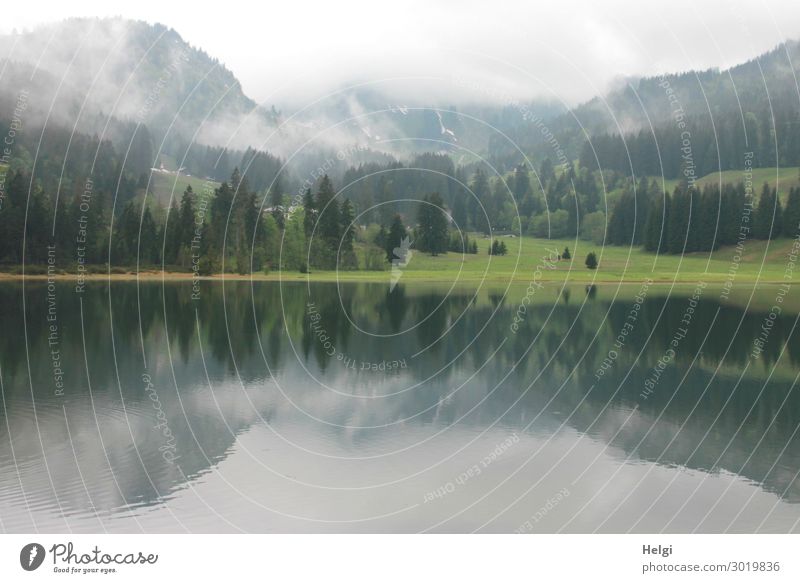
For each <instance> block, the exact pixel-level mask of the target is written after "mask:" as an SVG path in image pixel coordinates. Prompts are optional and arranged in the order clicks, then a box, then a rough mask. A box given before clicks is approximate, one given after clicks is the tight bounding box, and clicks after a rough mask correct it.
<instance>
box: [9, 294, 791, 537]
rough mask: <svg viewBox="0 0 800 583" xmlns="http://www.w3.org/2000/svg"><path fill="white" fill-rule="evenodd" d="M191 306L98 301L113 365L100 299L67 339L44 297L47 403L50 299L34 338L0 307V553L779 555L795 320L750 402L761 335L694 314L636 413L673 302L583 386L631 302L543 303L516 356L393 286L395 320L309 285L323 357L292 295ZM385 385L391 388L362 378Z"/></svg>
mask: <svg viewBox="0 0 800 583" xmlns="http://www.w3.org/2000/svg"><path fill="white" fill-rule="evenodd" d="M183 286H184V284H170V285H167V286H166V287H165V288H164V290H163V298H162V289H161V286H160V285H155V284H148V285H145V286H143V287H142V289H141V297H140V302H141V304H140V305H141V312H138V311H137V307H136V306H137V297H136V288H135V286H133V285H129V284H115V285H114V286H112V290H111V291H112V294H111V295H112V311H111V315H113V323H114V326H113V330H114V335H113V342H112V337H111V335H110V330H111V324H110V319H109V310H108V305H107V295H106V294H107V291H106V289H105V288H104V287H103V286H102V285H98V286H96V288H93V289H92V290H90V292H88V294H87V296H86V297H85V298H84V301H83V313H84V320H83V327H82V326H81V321H80V310H81V306H80V305H79V304H78V302H77V299H76V298H75V296H74V294H72V293H69V290H68V289H67V288H66V287H63V288H59V322H58V323H59V330H60V334H61V336H60V340H61V342H60V347H59V348H60V350H61V351H62V354H61V355H62V361H63V363H64V370H65V378H66V381H67V389H66V391H65V392H66V394H65V396H63V397H57V396H55V395H54V389H53V382H52V376H51V373H50V370H49V369H48V366H49V365H50V361H49V359H50V354H49V351H48V350H49V349H48V348H47V329H46V322H45V321H44V320H43V313H44V311H43V310H42V308H41V306H42V305H43V301H44V300H43V297H44V294H43V291H42V289H41V288H37V287H36V286H35V285H29V288H30V289H29V292H28V298H27V299H28V301H27V309H28V312H27V315H26V318H25V321H24V322H23V318H22V312H21V310H20V306H21V295H20V291H19V290H20V288H19V287H18V286H15V285H13V284H8V285H4V286H3V287H2V289H0V296H2V298H0V299H2V302H0V305H2V306H3V307H2V308H0V309H2V311H3V319H4V320H3V321H4V322H9V323H10V327H9V329H11V330H22V329H23V326H24V325H27V335H28V348H29V354H30V371H31V372H30V376H31V379H30V381H31V382H29V378H28V367H27V364H26V362H27V360H26V353H25V347H24V344H23V345H21V346H20V344H21V343H20V342H19V340H18V338H19V337H18V335H14V336H15V338H8V337H6V338H4V339H3V340H2V342H3V345H2V351H0V364H2V367H3V368H2V373H3V388H4V392H3V395H4V399H5V400H4V406H3V409H4V415H3V417H4V420H5V422H4V424H3V425H4V427H3V429H2V430H0V468H2V472H0V520H2V527H3V528H4V529H6V530H11V531H28V530H34V529H40V530H55V531H64V530H67V528H70V529H72V530H75V531H80V530H86V531H92V530H97V529H99V528H100V525H99V524H98V520H100V521H102V523H103V524H102V526H103V527H105V528H107V529H109V530H119V531H133V532H135V531H139V530H145V531H160V530H167V531H182V530H184V529H188V530H191V531H219V530H224V531H227V530H239V529H241V530H246V531H364V530H370V531H373V530H377V531H417V530H424V529H432V530H442V531H470V530H474V529H485V530H490V531H494V530H498V531H513V530H515V529H518V528H520V526H521V525H522V524H523V523H524V522H525V521H526V520H529V519H530V518H531V517H532V516H534V515H537V514H536V513H537V512H539V514H538V515H537V516H538V522H534V523H533V527H532V529H533V530H536V531H555V530H559V529H561V528H563V529H564V530H567V531H591V530H594V529H597V528H599V529H601V530H608V531H626V530H628V529H631V528H634V529H636V530H641V531H656V530H661V529H663V528H667V529H669V530H676V531H690V530H693V529H694V528H698V527H699V528H700V529H701V530H709V531H721V530H726V529H731V530H734V531H752V530H755V529H756V528H757V527H760V528H761V529H762V530H771V531H784V532H785V531H787V530H789V529H792V528H794V523H795V521H796V520H797V519H798V517H800V506H797V505H796V502H797V501H798V500H800V490H798V487H797V486H796V485H795V484H794V478H795V475H796V473H797V472H798V469H800V460H798V459H797V453H796V452H797V451H798V449H797V440H796V437H797V436H796V432H795V430H796V429H797V426H798V421H800V420H799V419H798V417H797V411H799V410H800V407H799V406H798V405H800V403H798V399H800V397H798V396H797V395H796V394H795V392H794V391H791V387H792V380H793V379H794V376H795V374H796V373H797V369H796V362H795V357H796V356H797V355H798V354H800V350H798V348H800V346H796V344H797V343H796V342H795V341H794V339H793V338H792V337H791V336H790V335H789V332H790V330H791V325H792V323H793V318H788V317H787V318H785V319H782V320H780V321H778V323H777V324H776V326H775V328H774V329H773V332H772V339H771V340H774V342H773V343H771V344H769V345H768V350H767V351H766V352H765V354H764V355H763V357H762V359H763V362H755V363H752V364H751V365H750V366H749V367H747V374H745V375H744V376H743V377H742V378H741V379H740V373H741V372H742V370H744V363H745V362H746V359H747V354H748V351H749V348H750V346H751V344H752V339H753V338H754V337H755V336H756V335H757V332H756V331H757V329H758V327H759V326H760V323H761V320H762V319H763V313H761V312H758V311H751V312H749V313H746V312H744V311H742V310H741V309H737V308H733V307H722V308H720V306H718V305H717V304H715V303H714V302H711V301H705V303H703V305H702V306H701V309H699V310H698V316H697V320H696V322H695V325H696V326H697V328H696V330H697V331H699V333H698V334H690V335H688V336H687V337H686V339H684V340H683V344H681V346H680V348H679V350H678V351H677V352H678V357H677V359H676V362H675V364H674V366H671V367H669V368H668V369H667V370H666V371H665V373H664V374H663V376H662V377H661V379H660V381H659V383H658V386H657V388H656V390H655V392H654V393H653V395H651V396H650V397H649V398H648V399H646V400H643V399H642V398H641V396H640V393H641V389H642V386H643V383H644V382H645V380H646V378H648V375H650V373H651V371H652V367H653V366H654V365H655V363H656V362H657V360H658V358H660V357H661V355H662V354H663V353H664V350H665V348H666V347H667V345H668V343H669V341H670V339H671V338H672V337H673V336H674V330H675V327H676V325H677V321H679V320H680V314H681V313H682V312H683V310H684V307H685V304H686V297H685V296H680V295H677V296H673V297H672V298H670V299H669V300H665V299H664V298H663V297H659V296H658V294H657V293H651V295H650V297H648V299H647V301H646V302H645V305H644V306H643V311H642V315H641V317H640V319H639V320H638V322H637V324H636V327H635V330H634V331H633V332H632V335H631V336H630V340H629V343H628V345H627V347H626V349H623V350H620V351H619V356H618V358H617V360H616V361H615V363H614V365H613V366H612V367H611V369H610V370H609V371H608V372H607V373H606V375H605V376H604V378H603V380H602V381H601V382H596V381H595V376H594V375H595V372H596V370H597V368H598V366H599V365H600V363H601V362H602V360H603V358H605V357H606V356H607V354H608V349H609V346H611V345H612V343H613V338H614V337H615V336H616V334H617V332H618V330H619V328H620V326H622V325H623V324H624V321H625V317H626V316H627V314H628V311H629V309H630V302H631V297H632V294H633V293H635V290H634V291H633V292H631V293H630V294H629V295H628V296H627V297H626V296H624V295H623V296H622V297H620V298H618V299H617V301H616V302H614V303H613V304H611V303H609V302H608V300H607V298H605V297H604V296H603V294H602V293H601V294H599V295H598V296H596V297H595V298H593V299H591V300H588V301H584V300H585V297H586V296H585V294H584V293H583V290H582V289H575V290H573V293H572V294H571V298H570V300H569V301H567V302H565V301H564V299H563V297H562V298H557V297H556V295H555V294H551V295H549V296H547V298H546V299H543V300H542V301H540V302H539V303H535V304H533V305H531V307H530V308H529V309H528V311H527V313H526V318H525V322H524V325H523V326H522V327H521V329H520V331H519V332H518V333H516V334H513V333H510V332H509V330H510V328H509V325H510V323H511V321H512V318H513V316H514V313H515V310H516V305H515V304H514V302H513V300H510V299H509V300H507V301H506V302H505V303H501V301H500V300H501V295H502V294H499V295H492V294H487V293H485V292H483V293H481V294H479V295H478V297H477V298H476V299H475V301H472V295H473V292H467V291H465V292H456V293H454V294H451V295H449V296H446V297H445V296H444V295H442V294H441V293H438V292H433V291H417V292H415V293H412V292H411V291H409V290H408V288H403V287H402V286H400V287H398V288H397V290H396V291H395V293H396V294H397V295H393V296H389V297H387V294H386V288H385V287H383V286H377V287H376V286H374V285H372V284H370V285H361V284H360V285H347V286H342V287H341V291H342V303H341V304H340V303H339V297H338V296H337V293H336V286H335V285H318V286H314V288H313V289H312V296H313V301H314V302H315V306H317V309H318V310H319V313H320V314H321V318H320V319H319V321H320V322H321V323H322V325H323V326H324V330H325V333H326V335H327V336H328V337H329V338H330V341H331V343H330V344H329V346H328V348H326V347H325V346H324V342H321V341H320V337H319V336H315V335H314V333H313V328H312V327H311V326H310V325H309V319H308V311H307V306H306V302H307V298H306V296H305V290H306V288H305V286H303V285H299V284H297V285H292V286H285V287H284V290H283V292H284V293H283V305H284V308H285V312H284V314H285V316H284V315H283V314H282V311H281V294H280V290H279V289H278V285H277V284H257V285H255V286H254V288H253V290H252V291H253V293H254V295H253V296H252V297H254V298H255V303H253V302H251V300H252V297H251V287H250V284H249V283H242V284H230V283H227V284H226V290H225V291H226V295H225V309H224V310H223V305H222V298H223V296H222V293H221V292H222V290H221V287H222V286H220V285H215V286H211V285H209V286H206V287H205V288H204V295H203V301H201V302H199V303H192V302H191V301H190V300H189V295H190V292H188V291H187V289H184V287H183ZM184 292H186V293H184ZM398 292H399V293H398ZM342 306H344V309H345V310H347V314H348V315H349V316H350V318H346V317H344V314H343V312H342ZM718 308H720V313H719V314H718V315H717V316H716V322H715V324H714V326H713V327H711V326H710V324H711V322H712V320H713V318H714V316H715V314H716V311H717V309H718ZM195 309H196V310H197V313H195ZM254 312H255V315H256V316H255V322H256V323H255V324H254V317H253V314H254ZM139 314H141V318H139ZM226 314H227V321H226ZM659 316H660V319H659ZM165 318H166V319H165ZM657 322H660V323H657ZM140 326H141V332H142V334H143V338H144V346H145V348H146V356H147V369H146V372H147V373H148V374H150V375H151V377H152V379H153V391H151V393H148V392H147V391H146V390H145V389H146V384H145V383H143V381H142V374H143V373H144V372H145V368H144V365H143V359H142V354H141V346H142V343H141V337H140ZM737 327H739V332H738V334H737V333H735V332H736V329H737ZM82 329H83V333H84V334H85V343H86V353H85V354H84V351H83V339H82V332H81V331H82ZM359 329H361V330H364V331H368V332H369V334H365V333H364V332H359ZM198 330H199V337H198ZM404 330H405V332H403V331H404ZM709 330H710V331H709ZM398 332H400V333H398ZM707 332H708V333H709V337H708V338H709V339H708V341H707V342H706V344H705V345H703V346H702V348H701V343H702V341H703V337H704V336H705V334H706V333H707ZM393 334H396V335H393ZM595 336H596V338H595ZM331 346H333V347H334V350H333V351H331ZM784 347H785V352H784V354H783V356H782V357H780V358H778V357H779V356H780V355H781V350H782V349H783V348H784ZM201 349H202V352H201ZM423 349H424V350H423ZM262 351H263V353H262ZM331 352H333V354H332V355H330V354H331ZM640 352H641V354H640ZM726 352H727V356H726V357H725V359H724V360H723V366H722V367H721V372H720V373H719V374H717V375H716V376H715V375H714V374H713V373H714V370H715V368H716V366H717V364H718V363H719V362H720V360H721V359H722V357H723V355H726ZM338 355H342V358H341V359H340V358H339V357H338ZM395 361H403V362H404V363H405V365H406V366H405V367H403V368H397V369H395V370H392V371H390V372H382V371H374V370H361V369H362V367H363V368H364V369H369V368H371V367H372V365H373V364H379V363H382V362H384V363H390V362H395ZM351 362H352V363H354V365H355V366H353V365H352V364H350V363H351ZM362 363H366V364H362ZM87 365H88V370H89V377H88V379H87V374H86V369H87ZM770 371H772V376H771V378H770V380H769V382H768V383H767V384H766V385H765V380H766V379H767V376H768V374H769V372H770ZM271 372H272V374H274V375H275V379H276V380H273V379H272V378H271ZM276 381H277V382H276ZM31 386H32V387H33V389H31ZM32 393H33V398H32ZM154 400H155V401H154ZM34 403H35V407H34ZM159 408H160V409H161V410H163V411H164V414H165V415H166V419H167V424H166V425H167V426H168V428H169V429H168V430H169V432H170V435H174V440H173V442H172V443H174V446H175V452H176V455H177V456H178V459H177V460H176V462H175V463H174V464H170V463H168V462H167V461H165V459H164V456H163V452H164V450H165V449H166V445H167V444H168V443H169V440H168V438H167V436H165V434H164V433H163V431H161V430H159V429H157V428H156V427H155V426H156V425H157V424H158V419H157V417H156V415H157V410H158V409H159ZM6 423H7V426H6ZM511 437H513V438H514V442H513V444H512V445H510V446H509V447H507V448H505V449H502V447H501V449H502V451H501V453H500V454H496V455H494V456H493V455H492V452H493V451H496V448H498V447H500V445H499V444H503V443H506V442H507V440H508V439H509V438H511ZM12 446H13V447H12ZM43 451H44V453H45V454H46V455H43V454H42V452H43ZM487 459H488V460H489V461H488V462H486V460H487ZM76 460H77V461H76ZM565 489H566V491H568V492H569V495H568V496H566V497H564V496H562V497H561V499H560V500H559V501H558V503H557V504H556V506H555V508H552V509H551V510H548V511H547V512H545V513H544V514H542V513H541V508H542V507H543V506H544V505H545V504H546V503H547V501H548V500H549V499H552V498H553V497H555V496H556V495H557V494H558V492H560V491H562V492H563V491H565ZM437 493H438V494H437ZM762 523H763V524H762Z"/></svg>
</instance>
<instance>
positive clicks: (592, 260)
mask: <svg viewBox="0 0 800 583" xmlns="http://www.w3.org/2000/svg"><path fill="white" fill-rule="evenodd" d="M586 267H588V268H589V269H597V255H595V254H594V251H590V252H589V254H588V255H587V256H586Z"/></svg>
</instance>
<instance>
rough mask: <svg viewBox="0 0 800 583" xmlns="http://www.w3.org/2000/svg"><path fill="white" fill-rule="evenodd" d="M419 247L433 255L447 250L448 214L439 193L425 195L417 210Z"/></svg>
mask: <svg viewBox="0 0 800 583" xmlns="http://www.w3.org/2000/svg"><path fill="white" fill-rule="evenodd" d="M417 222H418V223H419V226H418V228H417V237H416V239H417V248H418V249H419V250H420V251H426V252H428V253H430V254H431V255H434V256H435V255H438V254H439V253H446V252H447V243H448V235H447V216H446V215H445V212H444V202H443V201H442V197H441V196H439V193H436V192H434V193H433V194H430V195H428V196H426V197H425V199H424V202H422V203H421V204H420V205H419V207H418V211H417Z"/></svg>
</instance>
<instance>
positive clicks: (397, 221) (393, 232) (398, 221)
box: [379, 215, 408, 263]
mask: <svg viewBox="0 0 800 583" xmlns="http://www.w3.org/2000/svg"><path fill="white" fill-rule="evenodd" d="M379 235H380V233H379ZM407 236H408V235H407V234H406V227H405V225H404V224H403V219H402V217H401V216H400V215H395V216H394V218H392V224H391V226H390V227H389V232H388V234H386V235H385V237H384V246H383V249H384V251H385V252H386V261H388V262H390V263H391V262H392V261H393V260H394V259H397V257H396V256H395V253H394V250H395V249H398V248H400V246H401V244H402V242H403V239H404V238H405V237H407Z"/></svg>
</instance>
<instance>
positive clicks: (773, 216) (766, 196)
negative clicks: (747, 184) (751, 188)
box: [754, 182, 783, 240]
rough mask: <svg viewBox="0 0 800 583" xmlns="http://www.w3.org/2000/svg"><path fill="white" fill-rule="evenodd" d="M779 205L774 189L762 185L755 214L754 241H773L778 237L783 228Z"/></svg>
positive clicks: (765, 184) (767, 185)
mask: <svg viewBox="0 0 800 583" xmlns="http://www.w3.org/2000/svg"><path fill="white" fill-rule="evenodd" d="M781 210H782V209H781V204H780V201H779V200H778V196H777V194H776V193H775V189H774V188H770V187H769V184H767V183H766V182H765V183H764V188H763V189H762V191H761V197H760V198H759V199H758V207H757V208H756V212H755V220H754V223H755V225H754V231H755V238H756V239H762V240H767V239H773V238H775V237H778V236H779V235H780V232H781V230H782V228H783V218H782V213H781Z"/></svg>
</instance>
